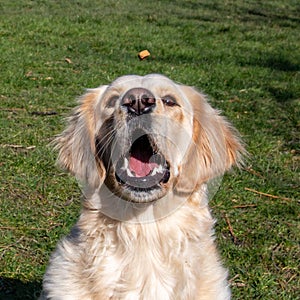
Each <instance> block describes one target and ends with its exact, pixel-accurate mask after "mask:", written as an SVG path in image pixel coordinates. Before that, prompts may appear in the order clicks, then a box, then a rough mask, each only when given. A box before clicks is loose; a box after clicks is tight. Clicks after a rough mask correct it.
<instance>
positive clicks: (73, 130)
mask: <svg viewBox="0 0 300 300" xmlns="http://www.w3.org/2000/svg"><path fill="white" fill-rule="evenodd" d="M106 87H107V86H101V87H99V88H96V89H92V90H89V91H88V92H87V93H86V94H85V95H83V96H82V97H81V98H80V100H79V106H78V107H76V108H75V110H74V112H73V114H72V115H71V117H69V118H68V119H67V123H68V124H67V127H66V129H65V130H64V131H63V132H62V133H61V134H59V135H58V136H57V137H56V138H55V140H54V141H53V144H54V148H55V149H56V150H58V151H59V153H58V159H57V161H58V164H59V165H60V166H61V167H62V168H64V169H66V170H67V171H69V172H70V173H71V174H73V175H75V176H76V178H77V179H79V180H80V181H81V182H83V183H86V184H88V185H90V186H93V187H96V186H98V185H99V184H100V183H101V182H102V181H103V180H104V176H105V169H104V167H103V164H102V163H101V161H97V162H96V159H95V127H96V120H95V109H96V105H97V103H98V102H99V101H100V100H101V97H102V95H103V93H104V91H105V89H106Z"/></svg>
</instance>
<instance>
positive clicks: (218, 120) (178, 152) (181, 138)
mask: <svg viewBox="0 0 300 300" xmlns="http://www.w3.org/2000/svg"><path fill="white" fill-rule="evenodd" d="M55 143H56V145H57V146H56V147H57V148H58V150H59V162H60V164H61V165H62V166H63V167H64V168H66V169H67V170H69V171H70V172H71V173H73V174H74V175H75V176H77V178H79V179H80V180H81V181H83V182H84V184H85V185H88V186H89V187H92V188H97V187H99V186H100V185H102V184H105V185H106V186H107V187H108V188H109V190H110V191H111V192H112V193H113V194H115V195H117V196H118V197H120V198H122V199H124V200H126V201H130V202H136V203H141V202H143V203H148V202H152V201H155V200H158V199H160V198H162V197H163V196H164V195H166V194H167V193H169V192H170V191H172V192H173V193H177V194H181V195H186V194H188V193H191V192H193V191H195V190H197V189H198V188H199V187H200V186H201V184H203V183H205V182H207V181H208V180H209V179H211V178H213V177H215V176H218V175H221V174H223V173H224V172H225V171H226V170H228V169H229V168H230V167H231V166H232V165H235V164H238V162H239V161H240V153H241V152H242V151H243V147H242V145H241V143H240V141H239V139H238V137H237V133H236V132H235V130H234V129H233V128H232V127H231V126H230V125H229V123H228V122H227V121H226V120H225V119H224V118H223V117H221V116H220V115H219V113H218V112H217V111H216V110H214V109H213V108H211V106H210V105H209V104H208V102H207V100H206V99H205V97H204V96H203V95H202V94H201V93H199V92H197V91H196V90H195V89H193V88H192V87H189V86H185V85H180V84H176V83H174V82H173V81H171V80H170V79H168V78H167V77H164V76H162V75H158V74H150V75H147V76H144V77H142V76H135V75H129V76H123V77H120V78H118V79H117V80H115V81H114V82H112V83H111V84H110V85H106V86H101V87H99V88H96V89H92V90H89V91H88V92H87V93H86V94H85V95H84V96H83V97H82V98H81V101H80V105H79V107H78V108H77V109H76V110H75V112H74V114H73V116H71V117H70V119H69V125H68V127H67V128H66V129H65V131H63V133H62V134H61V135H59V136H58V137H57V138H56V141H55Z"/></svg>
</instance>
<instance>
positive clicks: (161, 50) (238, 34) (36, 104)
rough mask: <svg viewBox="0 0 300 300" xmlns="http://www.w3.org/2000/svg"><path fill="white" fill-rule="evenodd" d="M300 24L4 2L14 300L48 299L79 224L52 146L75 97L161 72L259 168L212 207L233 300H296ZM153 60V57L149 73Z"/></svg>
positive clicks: (101, 4)
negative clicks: (42, 293) (235, 136)
mask: <svg viewBox="0 0 300 300" xmlns="http://www.w3.org/2000/svg"><path fill="white" fill-rule="evenodd" d="M299 15H300V7H299V4H298V2H297V1H294V0H289V1H283V0H281V1H279V0H274V1H265V2H263V1H254V0H248V1H241V0H238V1H232V0H228V1H227V0H226V1H220V0H213V1H211V0H203V1H201V2H200V1H195V0H190V1H176V0H175V1H166V0H164V1H157V2H151V1H150V2H144V3H143V2H141V1H136V0H133V1H128V0H120V1H107V0H106V1H91V0H81V1H59V0H57V1H43V0H39V1H30V0H24V1H9V0H2V1H1V4H0V43H1V51H0V63H1V67H0V81H1V85H0V103H1V107H0V115H1V118H0V122H1V136H0V167H1V178H0V190H1V197H0V210H1V214H0V299H5V300H9V299H36V298H37V295H38V293H39V290H40V284H41V280H42V276H43V273H44V271H45V267H46V265H47V262H48V258H49V255H50V253H51V251H52V250H53V249H54V247H55V245H56V243H57V241H58V239H59V238H60V237H61V236H62V235H64V234H66V233H67V232H68V231H69V229H70V227H71V226H72V224H74V222H75V221H76V218H77V216H78V214H79V207H80V190H79V188H78V186H77V183H76V181H75V180H74V179H73V178H71V177H70V176H68V175H66V174H64V173H62V172H61V171H60V170H58V169H57V168H55V167H54V164H55V157H56V154H55V153H54V152H53V151H52V149H51V148H49V146H48V144H49V142H50V141H51V139H52V138H53V136H54V135H55V134H57V133H59V132H60V131H61V130H62V128H63V126H64V123H63V118H64V117H65V116H67V115H68V113H69V111H70V109H71V107H73V106H74V105H75V101H74V99H75V98H76V97H77V96H78V95H80V94H82V92H83V90H84V88H88V87H96V86H98V85H100V84H106V83H108V82H110V81H111V80H113V79H114V78H116V77H117V76H120V75H123V74H129V73H135V74H146V73H151V72H156V73H163V74H165V75H167V76H169V77H170V78H172V79H173V80H175V81H179V82H182V83H186V84H189V85H194V86H197V87H198V88H199V89H201V90H203V91H204V92H205V93H207V94H209V95H210V97H211V102H212V104H213V106H214V107H217V108H219V109H221V110H222V111H223V113H224V115H226V116H227V117H228V118H229V119H230V120H231V121H232V122H233V123H234V125H235V126H236V127H237V128H238V129H239V131H240V132H241V134H242V136H243V139H244V141H245V142H246V144H247V150H248V151H249V153H250V158H249V159H248V161H247V163H246V167H245V169H244V170H242V171H237V172H234V173H231V174H228V175H227V176H225V177H224V179H223V183H222V186H221V188H220V190H219V192H218V193H217V194H216V196H215V197H214V199H213V201H212V202H211V205H212V207H213V212H214V214H215V216H216V218H217V219H218V222H217V226H216V234H217V240H218V244H219V248H220V251H221V253H222V258H223V260H224V262H225V263H226V265H227V266H228V267H229V269H230V278H231V284H232V292H233V299H296V298H297V297H298V296H299V289H300V283H299V279H300V274H299V256H300V249H299V125H300V124H299V120H300V118H299V117H300V113H299V112H300V109H299V107H300V101H299V99H300V51H299V49H300V42H299V41H300V30H299V29H300V17H299ZM143 49H148V50H149V51H150V52H151V57H150V58H149V59H147V60H145V61H139V60H138V58H137V53H138V52H139V51H140V50H143ZM253 190H254V191H253ZM255 191H256V192H255ZM262 193H265V194H262ZM273 196H277V198H276V197H273Z"/></svg>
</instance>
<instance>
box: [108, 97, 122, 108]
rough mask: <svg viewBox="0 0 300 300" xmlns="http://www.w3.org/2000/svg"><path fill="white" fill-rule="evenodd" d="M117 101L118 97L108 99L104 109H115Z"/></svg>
mask: <svg viewBox="0 0 300 300" xmlns="http://www.w3.org/2000/svg"><path fill="white" fill-rule="evenodd" d="M118 99H119V96H112V97H110V98H109V99H108V101H107V103H106V107H115V105H116V102H117V100H118Z"/></svg>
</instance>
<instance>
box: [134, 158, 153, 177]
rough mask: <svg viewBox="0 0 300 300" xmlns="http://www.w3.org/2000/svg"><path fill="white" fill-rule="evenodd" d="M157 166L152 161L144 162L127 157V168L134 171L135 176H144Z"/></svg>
mask: <svg viewBox="0 0 300 300" xmlns="http://www.w3.org/2000/svg"><path fill="white" fill-rule="evenodd" d="M156 166H158V165H157V164H156V163H153V162H149V161H148V162H144V161H141V160H140V159H138V158H136V157H133V156H130V158H129V169H130V171H131V172H134V174H135V176H136V177H145V176H147V175H149V173H150V172H151V171H152V170H153V169H154V168H155V167H156Z"/></svg>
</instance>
